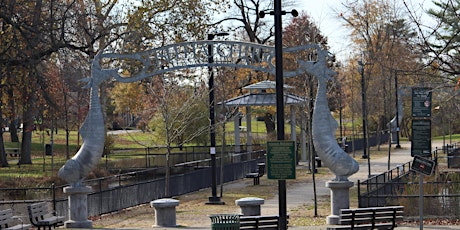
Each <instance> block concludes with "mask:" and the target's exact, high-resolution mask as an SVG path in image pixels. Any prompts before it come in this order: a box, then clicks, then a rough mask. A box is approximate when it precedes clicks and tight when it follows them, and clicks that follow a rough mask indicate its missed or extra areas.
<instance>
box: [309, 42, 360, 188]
mask: <svg viewBox="0 0 460 230" xmlns="http://www.w3.org/2000/svg"><path fill="white" fill-rule="evenodd" d="M303 66H304V68H305V69H306V71H307V73H309V74H310V75H313V76H315V77H316V79H317V80H318V89H317V92H316V100H315V107H314V108H313V118H312V135H313V145H314V146H315V150H316V152H317V154H318V156H319V158H320V159H321V160H322V161H323V162H324V165H326V166H327V167H328V168H329V169H330V170H331V171H332V172H333V173H334V174H335V176H336V178H335V180H336V181H348V177H349V176H350V175H353V174H354V173H356V172H357V171H358V170H359V164H358V162H356V161H355V160H354V159H353V158H352V157H350V156H349V155H348V153H346V152H345V151H344V150H343V149H342V148H341V147H340V146H339V144H338V143H337V141H336V139H335V132H336V130H337V128H338V124H337V121H336V120H335V119H334V117H332V115H331V110H330V109H329V105H328V102H327V95H326V92H327V91H326V83H327V80H332V77H333V76H335V75H337V73H336V72H334V71H332V70H330V69H329V68H328V67H327V51H325V50H321V51H319V53H318V61H317V62H307V63H304V64H303Z"/></svg>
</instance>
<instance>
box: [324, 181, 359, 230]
mask: <svg viewBox="0 0 460 230" xmlns="http://www.w3.org/2000/svg"><path fill="white" fill-rule="evenodd" d="M326 187H327V188H329V189H330V190H331V215H329V216H328V217H327V218H326V223H327V224H331V225H335V224H338V223H339V215H340V209H347V208H350V191H349V190H350V188H351V187H353V182H351V181H327V182H326Z"/></svg>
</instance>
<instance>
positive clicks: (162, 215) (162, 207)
mask: <svg viewBox="0 0 460 230" xmlns="http://www.w3.org/2000/svg"><path fill="white" fill-rule="evenodd" d="M178 205H179V201H178V200H175V199H169V198H165V199H158V200H154V201H151V202H150V207H152V208H154V209H155V225H154V226H160V227H176V226H177V225H176V206H178Z"/></svg>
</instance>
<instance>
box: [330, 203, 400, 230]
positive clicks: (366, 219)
mask: <svg viewBox="0 0 460 230" xmlns="http://www.w3.org/2000/svg"><path fill="white" fill-rule="evenodd" d="M403 214H404V206H387V207H371V208H357V209H341V210H340V216H339V218H340V219H339V225H333V226H331V227H328V228H327V229H328V230H332V229H394V228H395V227H396V226H397V224H396V223H397V222H398V221H402V220H403Z"/></svg>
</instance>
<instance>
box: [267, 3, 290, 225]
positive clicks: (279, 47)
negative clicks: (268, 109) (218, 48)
mask: <svg viewBox="0 0 460 230" xmlns="http://www.w3.org/2000/svg"><path fill="white" fill-rule="evenodd" d="M290 13H291V14H292V16H294V17H297V16H298V15H299V13H298V12H297V11H296V10H292V11H291V12H290ZM270 15H274V16H275V67H276V69H275V78H276V81H275V82H276V86H275V88H276V133H277V139H278V140H284V92H283V85H284V81H283V36H282V32H283V31H282V19H281V18H282V17H281V16H283V15H286V11H283V10H281V0H275V2H274V11H270ZM259 16H260V17H261V18H263V17H264V16H265V12H264V11H261V12H259ZM278 197H279V198H278V203H279V218H280V219H279V229H281V230H286V229H287V208H286V180H278Z"/></svg>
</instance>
